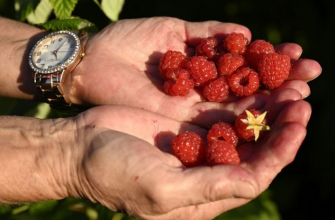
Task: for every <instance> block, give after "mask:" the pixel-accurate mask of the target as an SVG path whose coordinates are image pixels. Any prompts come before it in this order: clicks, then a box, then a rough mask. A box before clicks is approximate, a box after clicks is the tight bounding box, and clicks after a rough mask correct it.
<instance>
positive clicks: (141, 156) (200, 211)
mask: <svg viewBox="0 0 335 220" xmlns="http://www.w3.org/2000/svg"><path fill="white" fill-rule="evenodd" d="M300 99H301V94H299V93H298V92H297V91H296V90H293V89H286V90H282V91H281V92H279V93H276V94H274V95H273V96H272V97H271V99H269V101H268V102H267V103H266V104H265V105H264V106H263V108H262V110H267V111H268V115H267V118H268V120H269V123H270V125H271V130H270V131H269V132H268V133H267V134H266V135H265V136H264V137H263V138H262V139H261V140H259V141H258V142H257V143H249V144H245V145H242V146H239V147H238V151H239V153H240V155H241V159H242V162H241V164H240V165H239V166H234V165H217V166H213V167H209V166H199V167H195V168H187V169H185V167H184V166H183V165H182V164H181V163H180V161H179V160H178V159H177V158H176V157H174V156H172V155H171V154H169V152H170V141H171V139H172V138H173V137H174V136H175V135H176V134H177V133H179V132H182V131H186V130H188V131H194V132H197V133H198V134H200V135H202V136H205V135H206V130H204V129H203V128H201V127H198V126H196V125H194V124H190V123H186V122H178V121H176V120H172V119H171V118H168V117H164V116H162V115H160V114H155V113H152V112H149V111H145V110H142V109H138V108H131V107H125V106H100V107H96V108H92V109H90V110H88V111H86V112H84V113H82V114H80V115H78V116H76V117H75V122H76V124H77V127H78V135H77V138H78V140H77V142H78V143H80V142H83V141H84V142H85V143H86V146H85V148H84V149H82V148H78V147H75V148H73V149H75V151H78V152H77V153H76V152H73V153H72V155H81V154H82V152H84V155H83V156H81V157H77V158H76V159H74V160H72V161H73V163H74V166H73V167H74V168H75V169H76V171H74V172H70V173H71V174H72V175H71V176H72V177H73V176H78V179H77V181H74V182H75V183H74V184H73V185H74V186H75V187H74V188H75V189H77V191H76V193H73V194H71V195H70V196H75V197H78V196H84V197H87V198H89V199H91V200H92V201H96V202H99V203H101V204H103V205H104V206H106V207H108V208H110V209H111V210H118V211H125V212H127V213H128V214H130V215H133V216H137V217H140V218H144V219H155V220H157V219H194V220H196V219H199V220H205V219H213V218H214V217H216V216H217V215H219V214H221V213H223V212H225V211H228V210H230V209H233V208H236V207H238V206H241V205H243V204H245V203H247V202H248V201H250V200H251V199H254V198H255V197H257V196H258V195H259V194H260V193H261V192H263V191H264V190H265V189H267V187H268V186H269V184H270V183H271V181H272V180H273V179H274V178H275V176H276V175H277V174H278V173H279V172H280V171H281V170H282V169H283V168H284V167H285V166H286V165H287V164H289V163H290V162H292V160H293V159H294V157H295V155H296V153H297V151H298V149H299V147H300V145H301V143H302V141H303V140H304V138H305V135H306V125H307V123H308V120H309V118H310V114H311V108H310V105H309V104H308V103H307V102H305V101H302V100H300ZM297 100H298V101H297ZM240 110H241V111H242V109H240ZM230 115H231V117H232V119H231V120H233V119H234V118H235V117H234V116H232V115H233V114H230ZM110 129H112V130H110ZM75 174H77V175H75ZM68 191H71V190H68Z"/></svg>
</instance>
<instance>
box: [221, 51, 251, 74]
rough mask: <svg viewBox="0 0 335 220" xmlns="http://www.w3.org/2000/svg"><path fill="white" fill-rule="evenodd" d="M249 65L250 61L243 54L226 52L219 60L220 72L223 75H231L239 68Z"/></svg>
mask: <svg viewBox="0 0 335 220" xmlns="http://www.w3.org/2000/svg"><path fill="white" fill-rule="evenodd" d="M246 66H248V62H247V61H246V59H245V58H244V56H243V55H240V54H231V53H226V54H223V55H221V56H220V57H219V59H218V61H217V68H218V73H219V75H221V76H227V77H229V76H230V75H231V74H233V73H234V72H235V71H236V70H237V69H238V68H240V67H246Z"/></svg>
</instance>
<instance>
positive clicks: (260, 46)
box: [245, 40, 275, 70]
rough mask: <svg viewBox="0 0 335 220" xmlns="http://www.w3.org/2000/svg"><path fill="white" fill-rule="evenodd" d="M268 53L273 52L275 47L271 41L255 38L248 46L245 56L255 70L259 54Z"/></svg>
mask: <svg viewBox="0 0 335 220" xmlns="http://www.w3.org/2000/svg"><path fill="white" fill-rule="evenodd" d="M269 53H275V48H274V47H273V45H272V44H271V43H269V42H266V41H265V40H255V41H253V42H251V43H250V45H249V46H248V48H247V51H246V52H245V57H246V59H247V61H248V63H249V65H250V66H251V68H253V69H255V70H257V68H258V63H259V60H260V58H261V56H262V55H263V54H269Z"/></svg>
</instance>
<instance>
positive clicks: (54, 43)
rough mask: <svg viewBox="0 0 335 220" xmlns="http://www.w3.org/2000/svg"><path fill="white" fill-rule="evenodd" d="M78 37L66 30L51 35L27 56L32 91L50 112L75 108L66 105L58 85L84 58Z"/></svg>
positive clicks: (69, 104)
mask: <svg viewBox="0 0 335 220" xmlns="http://www.w3.org/2000/svg"><path fill="white" fill-rule="evenodd" d="M81 35H82V34H79V33H75V32H72V31H67V30H62V31H55V32H51V33H49V34H48V35H46V36H44V37H43V38H42V39H40V40H39V41H37V43H36V44H35V45H34V47H33V48H32V50H31V52H30V54H29V65H30V67H31V68H32V70H33V78H34V82H35V85H36V88H37V90H38V91H39V92H40V94H41V95H42V96H43V97H45V98H46V100H47V102H48V103H49V105H50V107H52V108H56V109H59V110H69V111H76V110H78V108H79V107H78V106H76V105H73V104H71V103H67V102H66V100H65V97H64V92H63V91H62V89H61V87H60V84H61V83H63V82H64V81H65V79H66V77H67V75H68V74H69V73H71V72H72V71H73V70H74V68H75V67H76V66H77V65H78V64H79V62H80V61H81V59H82V58H83V57H84V56H85V53H84V47H83V45H82V43H81V37H82V36H81Z"/></svg>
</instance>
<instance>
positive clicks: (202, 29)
mask: <svg viewBox="0 0 335 220" xmlns="http://www.w3.org/2000/svg"><path fill="white" fill-rule="evenodd" d="M185 30H186V36H187V44H188V45H189V46H191V47H195V46H196V45H198V44H199V43H200V41H201V39H203V38H207V37H210V36H212V37H213V36H214V37H216V38H218V39H219V38H222V37H223V36H224V35H227V34H229V33H232V32H236V33H242V34H244V36H245V37H246V38H247V39H248V40H249V42H250V40H251V32H250V30H249V29H248V28H247V27H245V26H243V25H239V24H234V23H222V22H218V21H205V22H186V23H185Z"/></svg>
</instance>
